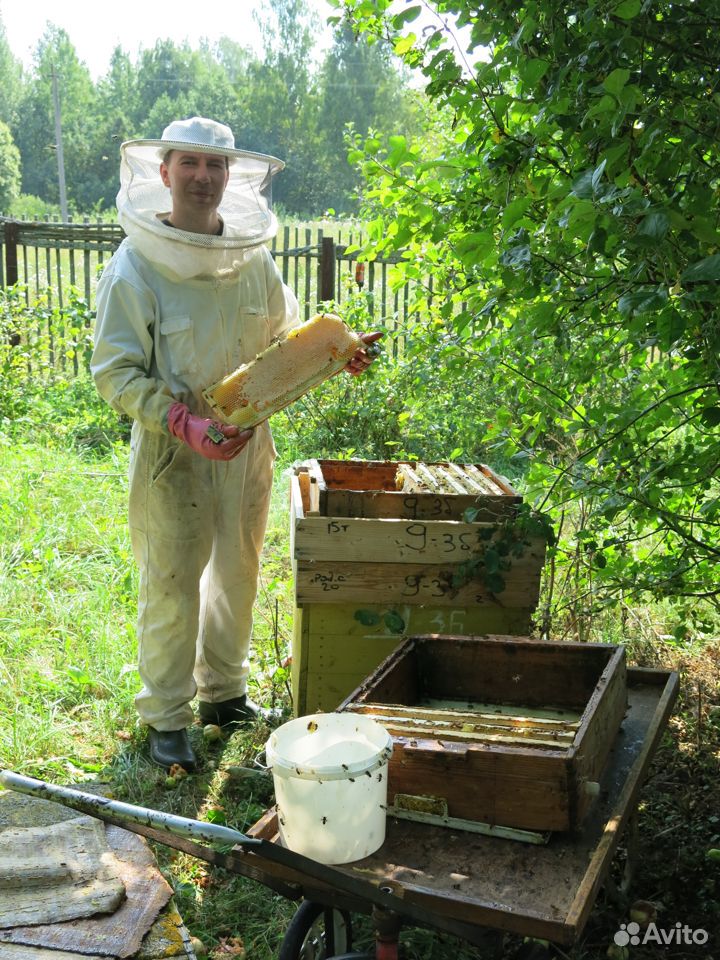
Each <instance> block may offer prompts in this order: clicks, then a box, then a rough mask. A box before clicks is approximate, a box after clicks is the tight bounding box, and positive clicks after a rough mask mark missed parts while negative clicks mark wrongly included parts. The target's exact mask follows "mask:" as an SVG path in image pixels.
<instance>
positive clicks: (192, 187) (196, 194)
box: [160, 150, 230, 216]
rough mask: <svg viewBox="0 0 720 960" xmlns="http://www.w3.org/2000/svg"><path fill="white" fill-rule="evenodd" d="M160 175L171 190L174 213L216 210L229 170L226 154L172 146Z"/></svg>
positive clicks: (192, 214)
mask: <svg viewBox="0 0 720 960" xmlns="http://www.w3.org/2000/svg"><path fill="white" fill-rule="evenodd" d="M160 176H161V177H162V182H163V183H164V184H165V186H166V187H169V188H170V192H171V193H172V201H173V213H174V214H178V213H180V214H183V213H184V214H188V215H190V216H196V215H197V214H199V213H201V211H205V212H208V213H209V212H212V211H215V210H217V208H218V207H219V206H220V201H221V200H222V197H223V193H224V192H225V187H226V186H227V182H228V177H229V176H230V173H229V171H228V167H227V160H226V158H225V157H223V156H220V155H216V154H208V153H184V152H182V151H180V150H173V151H172V153H171V154H170V156H169V157H168V158H167V162H163V163H161V164H160Z"/></svg>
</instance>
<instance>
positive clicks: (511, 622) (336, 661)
mask: <svg viewBox="0 0 720 960" xmlns="http://www.w3.org/2000/svg"><path fill="white" fill-rule="evenodd" d="M360 613H362V616H363V617H364V619H365V620H366V621H367V620H368V619H373V618H375V622H374V623H368V622H365V623H363V622H362V621H361V620H360V619H358V616H357V614H360ZM532 614H533V610H532V609H531V608H524V609H523V608H504V607H501V606H499V605H497V604H492V605H488V606H482V607H480V606H477V607H461V606H458V607H451V606H443V607H441V606H437V605H430V604H428V605H426V606H414V605H410V604H392V605H390V606H388V605H384V604H362V606H361V607H358V606H354V605H350V606H343V605H340V604H319V603H315V604H307V605H305V606H302V607H299V608H297V609H296V611H295V619H294V631H293V666H292V688H293V709H294V712H295V714H296V715H298V716H302V715H304V714H306V713H313V712H314V711H316V710H335V709H336V707H337V706H338V704H340V703H341V701H343V700H345V698H347V697H348V696H349V695H350V694H352V693H353V691H355V689H356V688H357V687H358V685H359V684H361V683H362V682H363V681H364V680H365V679H366V678H367V677H368V676H369V675H370V674H371V673H372V672H373V671H374V670H375V669H376V668H377V667H378V665H379V664H380V663H381V662H382V661H383V660H384V659H385V658H386V657H387V656H388V654H390V653H392V652H393V651H394V650H395V649H396V647H397V646H398V645H399V644H400V643H401V642H402V641H403V640H405V639H406V638H407V636H408V635H411V634H420V633H430V632H432V633H451V634H483V633H506V632H507V633H512V634H516V635H522V634H525V633H527V632H528V630H529V628H530V622H531V618H532Z"/></svg>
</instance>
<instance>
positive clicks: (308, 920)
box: [278, 900, 352, 960]
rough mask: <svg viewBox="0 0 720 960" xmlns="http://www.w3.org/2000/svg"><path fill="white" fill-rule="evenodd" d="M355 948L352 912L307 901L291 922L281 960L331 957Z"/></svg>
mask: <svg viewBox="0 0 720 960" xmlns="http://www.w3.org/2000/svg"><path fill="white" fill-rule="evenodd" d="M351 947H352V928H351V923H350V914H349V913H347V912H346V911H345V910H335V909H333V907H326V906H323V904H321V903H313V902H312V900H305V901H304V903H302V904H300V906H299V907H298V909H297V910H296V911H295V916H294V917H293V918H292V920H291V921H290V924H289V926H288V928H287V932H286V933H285V937H284V939H283V942H282V944H281V945H280V952H279V954H278V960H330V958H331V957H335V956H337V955H339V954H346V953H347V952H348V951H349V950H350V948H351Z"/></svg>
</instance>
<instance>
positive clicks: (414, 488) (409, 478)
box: [397, 463, 435, 493]
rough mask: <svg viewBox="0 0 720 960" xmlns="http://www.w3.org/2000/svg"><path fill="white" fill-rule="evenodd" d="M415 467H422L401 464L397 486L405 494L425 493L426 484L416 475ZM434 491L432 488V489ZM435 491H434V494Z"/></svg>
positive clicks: (399, 465)
mask: <svg viewBox="0 0 720 960" xmlns="http://www.w3.org/2000/svg"><path fill="white" fill-rule="evenodd" d="M414 467H420V464H415V465H414V466H411V465H410V464H409V463H399V464H398V472H397V486H398V488H399V489H400V490H402V492H403V493H423V492H424V491H425V487H426V484H425V483H424V482H423V480H422V478H421V477H420V476H418V474H417V473H415V469H414ZM431 489H432V488H431ZM434 492H435V491H433V493H434Z"/></svg>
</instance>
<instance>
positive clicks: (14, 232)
mask: <svg viewBox="0 0 720 960" xmlns="http://www.w3.org/2000/svg"><path fill="white" fill-rule="evenodd" d="M0 227H1V228H2V229H1V231H0V286H1V287H11V286H13V285H14V284H16V283H21V284H23V285H24V286H25V288H26V293H25V296H26V298H27V302H28V303H30V302H31V300H32V299H33V298H34V297H38V296H40V295H45V296H47V297H48V299H49V300H50V302H51V303H54V302H57V304H58V305H59V306H60V307H62V306H63V304H64V302H65V301H66V300H67V296H68V291H69V288H70V287H73V288H74V289H76V290H77V291H79V294H80V296H83V297H84V299H85V300H86V302H87V303H88V305H89V306H91V307H92V306H93V305H94V299H95V288H96V285H97V278H98V276H99V275H100V273H101V272H102V267H103V264H104V263H105V262H107V260H108V259H109V258H110V256H111V255H112V253H113V252H114V250H115V249H116V248H117V247H118V245H119V244H120V242H121V240H122V239H123V237H124V235H125V234H124V233H123V230H122V228H121V227H120V225H119V224H116V223H90V222H88V221H85V222H83V223H72V222H70V223H60V222H45V223H40V222H30V221H18V220H11V219H8V218H5V217H0ZM331 231H332V232H331ZM343 233H344V235H343ZM361 241H362V234H361V231H360V229H359V228H358V229H355V230H354V231H353V229H348V228H346V227H341V226H335V225H334V224H331V225H330V229H328V227H320V226H318V225H312V226H297V225H296V226H282V227H281V228H280V230H279V231H278V235H277V236H276V237H275V238H274V239H273V241H272V244H271V247H270V249H271V252H272V255H273V257H274V258H275V260H276V262H277V263H278V265H279V267H280V270H281V272H282V276H283V280H284V281H285V283H287V284H288V286H289V287H290V288H291V289H293V290H294V291H295V294H296V296H297V298H298V300H299V301H300V304H301V308H302V310H303V311H304V316H305V318H306V319H309V317H310V316H311V315H312V314H313V313H315V312H316V310H317V306H318V304H319V303H320V302H321V301H328V300H334V301H336V302H337V303H340V304H341V303H342V302H343V301H344V300H347V299H348V297H349V296H350V295H351V294H352V293H353V292H354V291H358V290H360V289H362V290H363V291H365V292H367V293H368V294H370V297H369V300H368V304H369V308H370V312H371V314H372V316H373V319H374V321H375V322H378V323H380V322H381V323H384V324H386V325H387V327H389V328H390V329H391V330H396V331H398V332H400V331H401V330H403V329H404V328H405V327H406V324H405V321H406V319H407V318H408V313H409V310H411V309H412V307H411V302H412V290H411V288H410V287H407V286H406V287H403V288H401V289H399V290H393V289H392V287H391V284H390V278H389V271H390V269H391V267H392V264H393V263H394V262H397V260H398V259H399V258H397V257H394V258H378V259H377V260H374V261H371V262H369V263H367V264H363V263H358V261H357V257H356V255H355V254H353V253H348V252H347V250H348V248H349V247H351V246H352V245H353V243H359V242H361Z"/></svg>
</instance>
